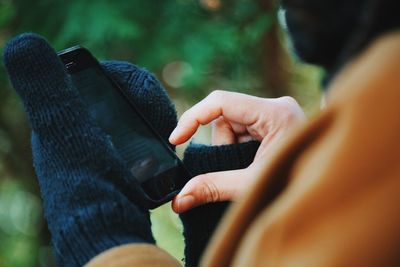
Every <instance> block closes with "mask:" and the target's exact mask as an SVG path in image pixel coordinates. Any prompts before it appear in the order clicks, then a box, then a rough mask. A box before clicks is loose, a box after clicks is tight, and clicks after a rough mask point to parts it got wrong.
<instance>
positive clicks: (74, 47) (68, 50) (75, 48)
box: [57, 45, 87, 56]
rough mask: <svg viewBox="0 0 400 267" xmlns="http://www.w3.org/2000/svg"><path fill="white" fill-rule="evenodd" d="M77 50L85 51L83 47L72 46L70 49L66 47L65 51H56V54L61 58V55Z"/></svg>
mask: <svg viewBox="0 0 400 267" xmlns="http://www.w3.org/2000/svg"><path fill="white" fill-rule="evenodd" d="M78 49H85V50H87V49H86V48H85V47H83V46H80V45H74V46H72V47H68V48H65V49H63V50H61V51H58V52H57V55H59V56H61V55H63V54H66V53H69V52H71V51H74V50H78Z"/></svg>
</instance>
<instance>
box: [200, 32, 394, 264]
mask: <svg viewBox="0 0 400 267" xmlns="http://www.w3.org/2000/svg"><path fill="white" fill-rule="evenodd" d="M399 70H400V35H399V34H397V35H395V36H392V37H387V38H386V39H384V40H383V41H380V43H378V44H377V46H375V47H373V48H371V49H369V51H367V52H366V55H363V56H362V57H361V58H359V59H357V60H356V61H355V62H354V64H352V65H351V66H349V67H348V68H347V69H346V70H345V72H344V73H343V74H342V75H341V76H339V78H338V80H337V81H336V83H335V85H334V86H333V88H331V90H332V91H331V94H332V95H331V96H330V104H329V107H328V108H327V110H326V111H325V112H324V113H323V114H321V115H320V116H319V117H318V118H317V119H316V120H314V121H313V122H312V123H311V124H310V125H309V126H308V127H306V128H305V129H303V130H302V131H301V132H300V133H298V134H297V135H295V136H293V139H291V140H289V142H288V144H287V145H286V146H285V147H283V148H282V149H281V151H279V152H278V153H277V154H276V155H275V156H274V158H273V159H271V163H270V164H266V165H265V166H264V167H263V168H260V172H259V173H260V177H259V179H258V181H257V183H256V185H255V186H254V188H252V189H251V191H250V192H249V193H248V194H247V195H246V196H245V197H244V199H243V200H242V201H241V203H239V204H238V205H237V206H236V207H235V208H234V209H233V210H231V212H230V213H229V214H228V216H227V217H226V220H225V221H224V223H223V224H222V225H221V227H220V228H219V229H218V234H217V236H216V238H215V239H214V242H213V244H212V245H211V247H210V249H209V250H208V251H207V256H206V257H205V258H204V259H203V265H204V266H219V267H220V266H236V267H241V266H252V267H257V266H271V267H272V266H273V267H279V266H287V267H291V266H296V267H320V266H324V267H341V266H363V267H373V266H400V253H399V248H400V227H399V226H400V207H399V203H400V75H399Z"/></svg>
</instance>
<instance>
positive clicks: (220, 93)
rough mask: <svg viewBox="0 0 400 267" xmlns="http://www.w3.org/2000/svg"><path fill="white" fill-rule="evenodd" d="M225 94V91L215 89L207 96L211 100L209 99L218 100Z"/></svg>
mask: <svg viewBox="0 0 400 267" xmlns="http://www.w3.org/2000/svg"><path fill="white" fill-rule="evenodd" d="M225 94H226V91H223V90H219V89H217V90H214V91H212V92H211V93H210V94H209V95H208V97H209V98H211V99H215V100H219V99H222V98H223V97H224V95H225Z"/></svg>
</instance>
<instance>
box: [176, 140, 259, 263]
mask: <svg viewBox="0 0 400 267" xmlns="http://www.w3.org/2000/svg"><path fill="white" fill-rule="evenodd" d="M259 145H260V143H259V142H257V141H250V142H247V143H242V144H234V145H222V146H206V145H198V144H190V145H189V147H188V148H187V149H186V151H185V155H184V159H183V162H184V163H185V165H186V167H187V168H188V169H189V170H190V171H191V173H192V174H193V175H199V174H202V173H207V172H216V171H224V170H234V169H242V168H246V167H247V166H249V165H250V164H251V163H252V162H253V159H254V156H255V154H256V152H257V149H258V147H259ZM228 205H229V202H219V203H211V204H206V205H203V206H199V207H197V208H194V209H192V210H190V211H187V212H185V213H183V214H181V215H180V218H181V220H182V223H183V229H184V230H183V235H184V237H185V264H186V266H188V267H194V266H198V263H199V260H200V257H201V255H202V254H203V252H204V249H205V247H206V246H207V243H208V241H209V239H210V237H211V236H212V234H213V233H214V230H215V228H216V226H217V225H218V223H219V221H220V219H221V217H222V216H223V214H224V212H225V210H226V208H227V207H228Z"/></svg>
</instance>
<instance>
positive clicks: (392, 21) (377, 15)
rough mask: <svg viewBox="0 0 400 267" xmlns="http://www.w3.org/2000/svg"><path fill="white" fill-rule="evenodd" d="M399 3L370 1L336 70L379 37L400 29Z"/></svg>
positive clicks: (388, 0) (387, 0) (378, 0)
mask: <svg viewBox="0 0 400 267" xmlns="http://www.w3.org/2000/svg"><path fill="white" fill-rule="evenodd" d="M398 4H399V3H398V1H395V0H368V1H367V3H366V5H365V7H364V8H363V13H362V14H361V16H360V17H359V21H358V23H357V24H358V25H357V28H356V29H355V32H354V35H353V37H352V38H350V39H349V42H348V44H346V46H345V48H344V50H343V51H342V52H341V54H340V57H339V59H338V62H337V66H335V68H336V69H339V68H340V67H341V66H342V65H343V64H345V63H346V62H347V61H348V60H349V59H350V58H352V57H354V56H355V55H357V54H359V53H360V52H361V51H362V50H363V49H364V48H366V46H368V45H369V44H370V43H371V42H372V41H373V40H374V39H376V38H377V37H378V36H380V35H382V34H384V33H387V32H390V31H395V30H397V29H398V28H399V27H400V14H399V8H398Z"/></svg>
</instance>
